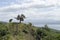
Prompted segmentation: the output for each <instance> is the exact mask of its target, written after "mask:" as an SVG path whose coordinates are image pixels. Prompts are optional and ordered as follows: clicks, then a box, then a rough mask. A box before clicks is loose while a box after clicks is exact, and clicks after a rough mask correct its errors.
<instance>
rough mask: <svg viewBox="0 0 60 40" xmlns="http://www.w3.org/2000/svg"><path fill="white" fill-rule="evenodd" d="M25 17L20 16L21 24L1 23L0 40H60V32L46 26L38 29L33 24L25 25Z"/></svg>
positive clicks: (18, 17)
mask: <svg viewBox="0 0 60 40" xmlns="http://www.w3.org/2000/svg"><path fill="white" fill-rule="evenodd" d="M24 18H25V16H24V15H18V16H17V18H16V19H17V20H19V21H20V22H19V23H15V22H12V20H13V19H10V20H9V23H3V22H0V40H60V31H58V30H54V29H51V28H49V27H48V25H45V26H44V27H36V26H34V25H32V23H29V24H25V23H22V22H21V21H24Z"/></svg>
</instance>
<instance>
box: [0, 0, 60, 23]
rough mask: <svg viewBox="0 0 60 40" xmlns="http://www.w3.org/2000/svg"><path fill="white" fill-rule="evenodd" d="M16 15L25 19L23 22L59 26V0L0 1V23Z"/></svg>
mask: <svg viewBox="0 0 60 40" xmlns="http://www.w3.org/2000/svg"><path fill="white" fill-rule="evenodd" d="M18 14H24V15H25V16H26V17H27V18H26V20H25V22H32V23H35V24H60V0H0V21H8V20H9V19H10V18H12V19H14V17H16V16H17V15H18ZM13 21H16V20H13Z"/></svg>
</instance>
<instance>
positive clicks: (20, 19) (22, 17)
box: [16, 14, 26, 23]
mask: <svg viewBox="0 0 60 40" xmlns="http://www.w3.org/2000/svg"><path fill="white" fill-rule="evenodd" d="M25 18H26V17H25V15H24V14H21V15H18V16H17V17H16V19H17V20H19V21H20V23H21V21H24V19H25Z"/></svg>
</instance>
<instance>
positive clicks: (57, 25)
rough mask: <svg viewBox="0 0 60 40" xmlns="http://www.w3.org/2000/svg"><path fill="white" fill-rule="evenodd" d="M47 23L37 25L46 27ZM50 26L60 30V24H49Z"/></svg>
mask: <svg viewBox="0 0 60 40" xmlns="http://www.w3.org/2000/svg"><path fill="white" fill-rule="evenodd" d="M44 25H45V24H38V25H35V26H38V27H44ZM47 25H48V27H49V28H52V29H56V30H60V24H47Z"/></svg>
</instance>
